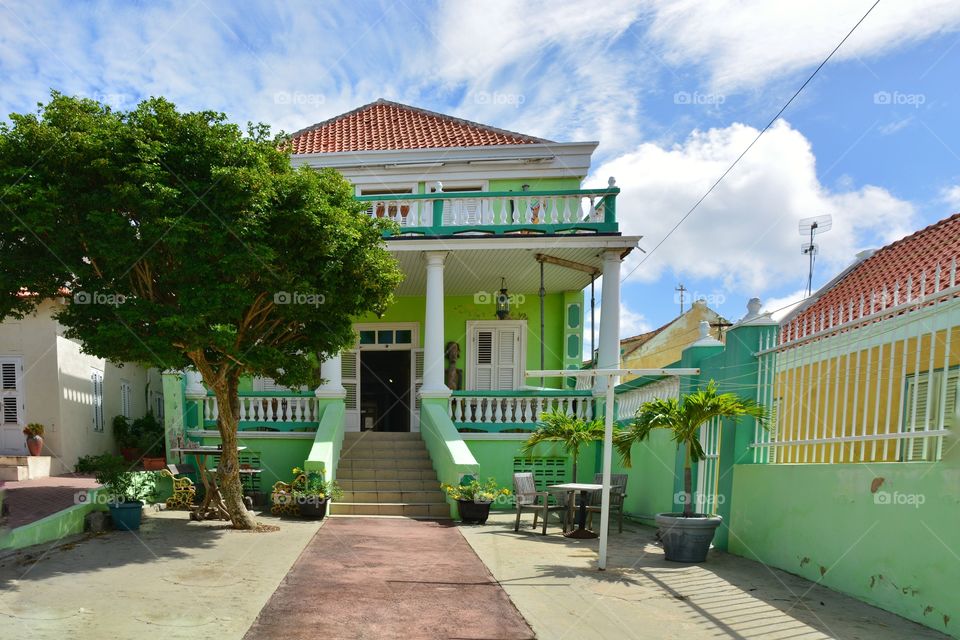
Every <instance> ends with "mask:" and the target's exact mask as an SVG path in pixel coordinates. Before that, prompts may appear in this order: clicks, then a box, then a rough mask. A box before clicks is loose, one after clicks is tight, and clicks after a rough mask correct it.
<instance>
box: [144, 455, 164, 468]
mask: <svg viewBox="0 0 960 640" xmlns="http://www.w3.org/2000/svg"><path fill="white" fill-rule="evenodd" d="M166 468H167V459H166V458H144V459H143V470H144V471H163V470H164V469H166Z"/></svg>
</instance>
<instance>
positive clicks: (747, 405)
mask: <svg viewBox="0 0 960 640" xmlns="http://www.w3.org/2000/svg"><path fill="white" fill-rule="evenodd" d="M745 416H746V417H750V418H754V419H755V420H757V422H758V424H760V425H761V426H762V427H763V428H766V427H767V423H768V416H767V411H766V409H764V407H763V406H761V405H759V404H757V403H756V402H755V401H753V400H750V399H748V398H741V397H740V396H738V395H737V394H735V393H718V392H717V383H716V382H714V381H713V380H711V381H710V382H709V383H708V384H707V387H706V388H705V389H699V390H697V391H694V392H693V393H688V394H686V395H684V396H683V398H682V399H681V400H678V399H677V398H658V399H656V400H650V401H649V402H645V403H643V404H642V405H641V406H640V408H639V409H638V410H637V415H636V417H635V418H634V421H633V423H632V424H631V425H630V426H629V427H627V428H626V429H622V430H619V431H617V432H616V433H614V435H613V444H614V447H615V448H616V449H617V452H618V453H619V454H620V457H621V459H622V460H623V465H624V466H625V467H628V468H629V467H630V466H631V463H632V459H631V450H632V448H633V445H634V444H635V443H637V442H643V441H645V440H646V439H647V438H649V437H650V434H651V433H652V432H653V431H654V430H655V429H667V430H668V431H670V435H671V437H672V438H673V441H674V442H676V443H677V446H678V447H681V446H682V447H683V448H684V465H683V468H684V474H683V475H684V477H683V490H684V493H685V494H686V496H687V500H686V502H685V504H684V515H691V514H692V504H691V500H690V496H691V495H692V491H693V487H692V481H691V469H692V466H693V463H694V462H698V461H700V460H702V459H703V457H704V452H703V446H702V445H701V444H700V439H699V434H700V427H701V426H703V425H704V424H706V423H707V422H709V421H710V420H713V419H714V418H730V419H733V420H739V419H740V418H742V417H745Z"/></svg>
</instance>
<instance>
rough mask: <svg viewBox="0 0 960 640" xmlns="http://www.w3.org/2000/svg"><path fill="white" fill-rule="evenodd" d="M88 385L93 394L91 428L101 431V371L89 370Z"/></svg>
mask: <svg viewBox="0 0 960 640" xmlns="http://www.w3.org/2000/svg"><path fill="white" fill-rule="evenodd" d="M90 387H91V389H90V390H91V392H92V394H93V402H92V409H93V430H94V431H103V372H102V371H97V370H93V371H91V372H90Z"/></svg>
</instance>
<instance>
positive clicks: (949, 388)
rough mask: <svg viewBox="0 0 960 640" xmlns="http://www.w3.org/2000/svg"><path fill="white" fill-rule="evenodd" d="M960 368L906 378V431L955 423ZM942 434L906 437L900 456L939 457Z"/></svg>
mask: <svg viewBox="0 0 960 640" xmlns="http://www.w3.org/2000/svg"><path fill="white" fill-rule="evenodd" d="M958 380H960V370H958V369H951V370H949V371H947V372H943V371H935V372H933V373H932V374H931V373H929V372H927V373H921V374H919V375H915V376H910V377H909V378H907V385H906V395H905V402H904V412H903V429H902V430H903V431H904V432H905V433H922V432H924V431H935V430H938V429H942V428H945V427H946V428H949V427H952V426H953V423H954V419H955V415H956V411H957V393H958V391H960V389H958ZM941 444H942V443H941V441H940V439H939V438H936V439H935V438H910V439H908V440H904V444H903V449H902V452H901V459H902V460H904V461H905V462H930V461H933V460H938V459H939V458H940V451H939V449H940V446H941Z"/></svg>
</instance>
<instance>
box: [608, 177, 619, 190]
mask: <svg viewBox="0 0 960 640" xmlns="http://www.w3.org/2000/svg"><path fill="white" fill-rule="evenodd" d="M607 186H608V187H610V188H611V189H613V188H614V187H615V186H617V180H616V178H614V177H613V176H610V177H609V178H607Z"/></svg>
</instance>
